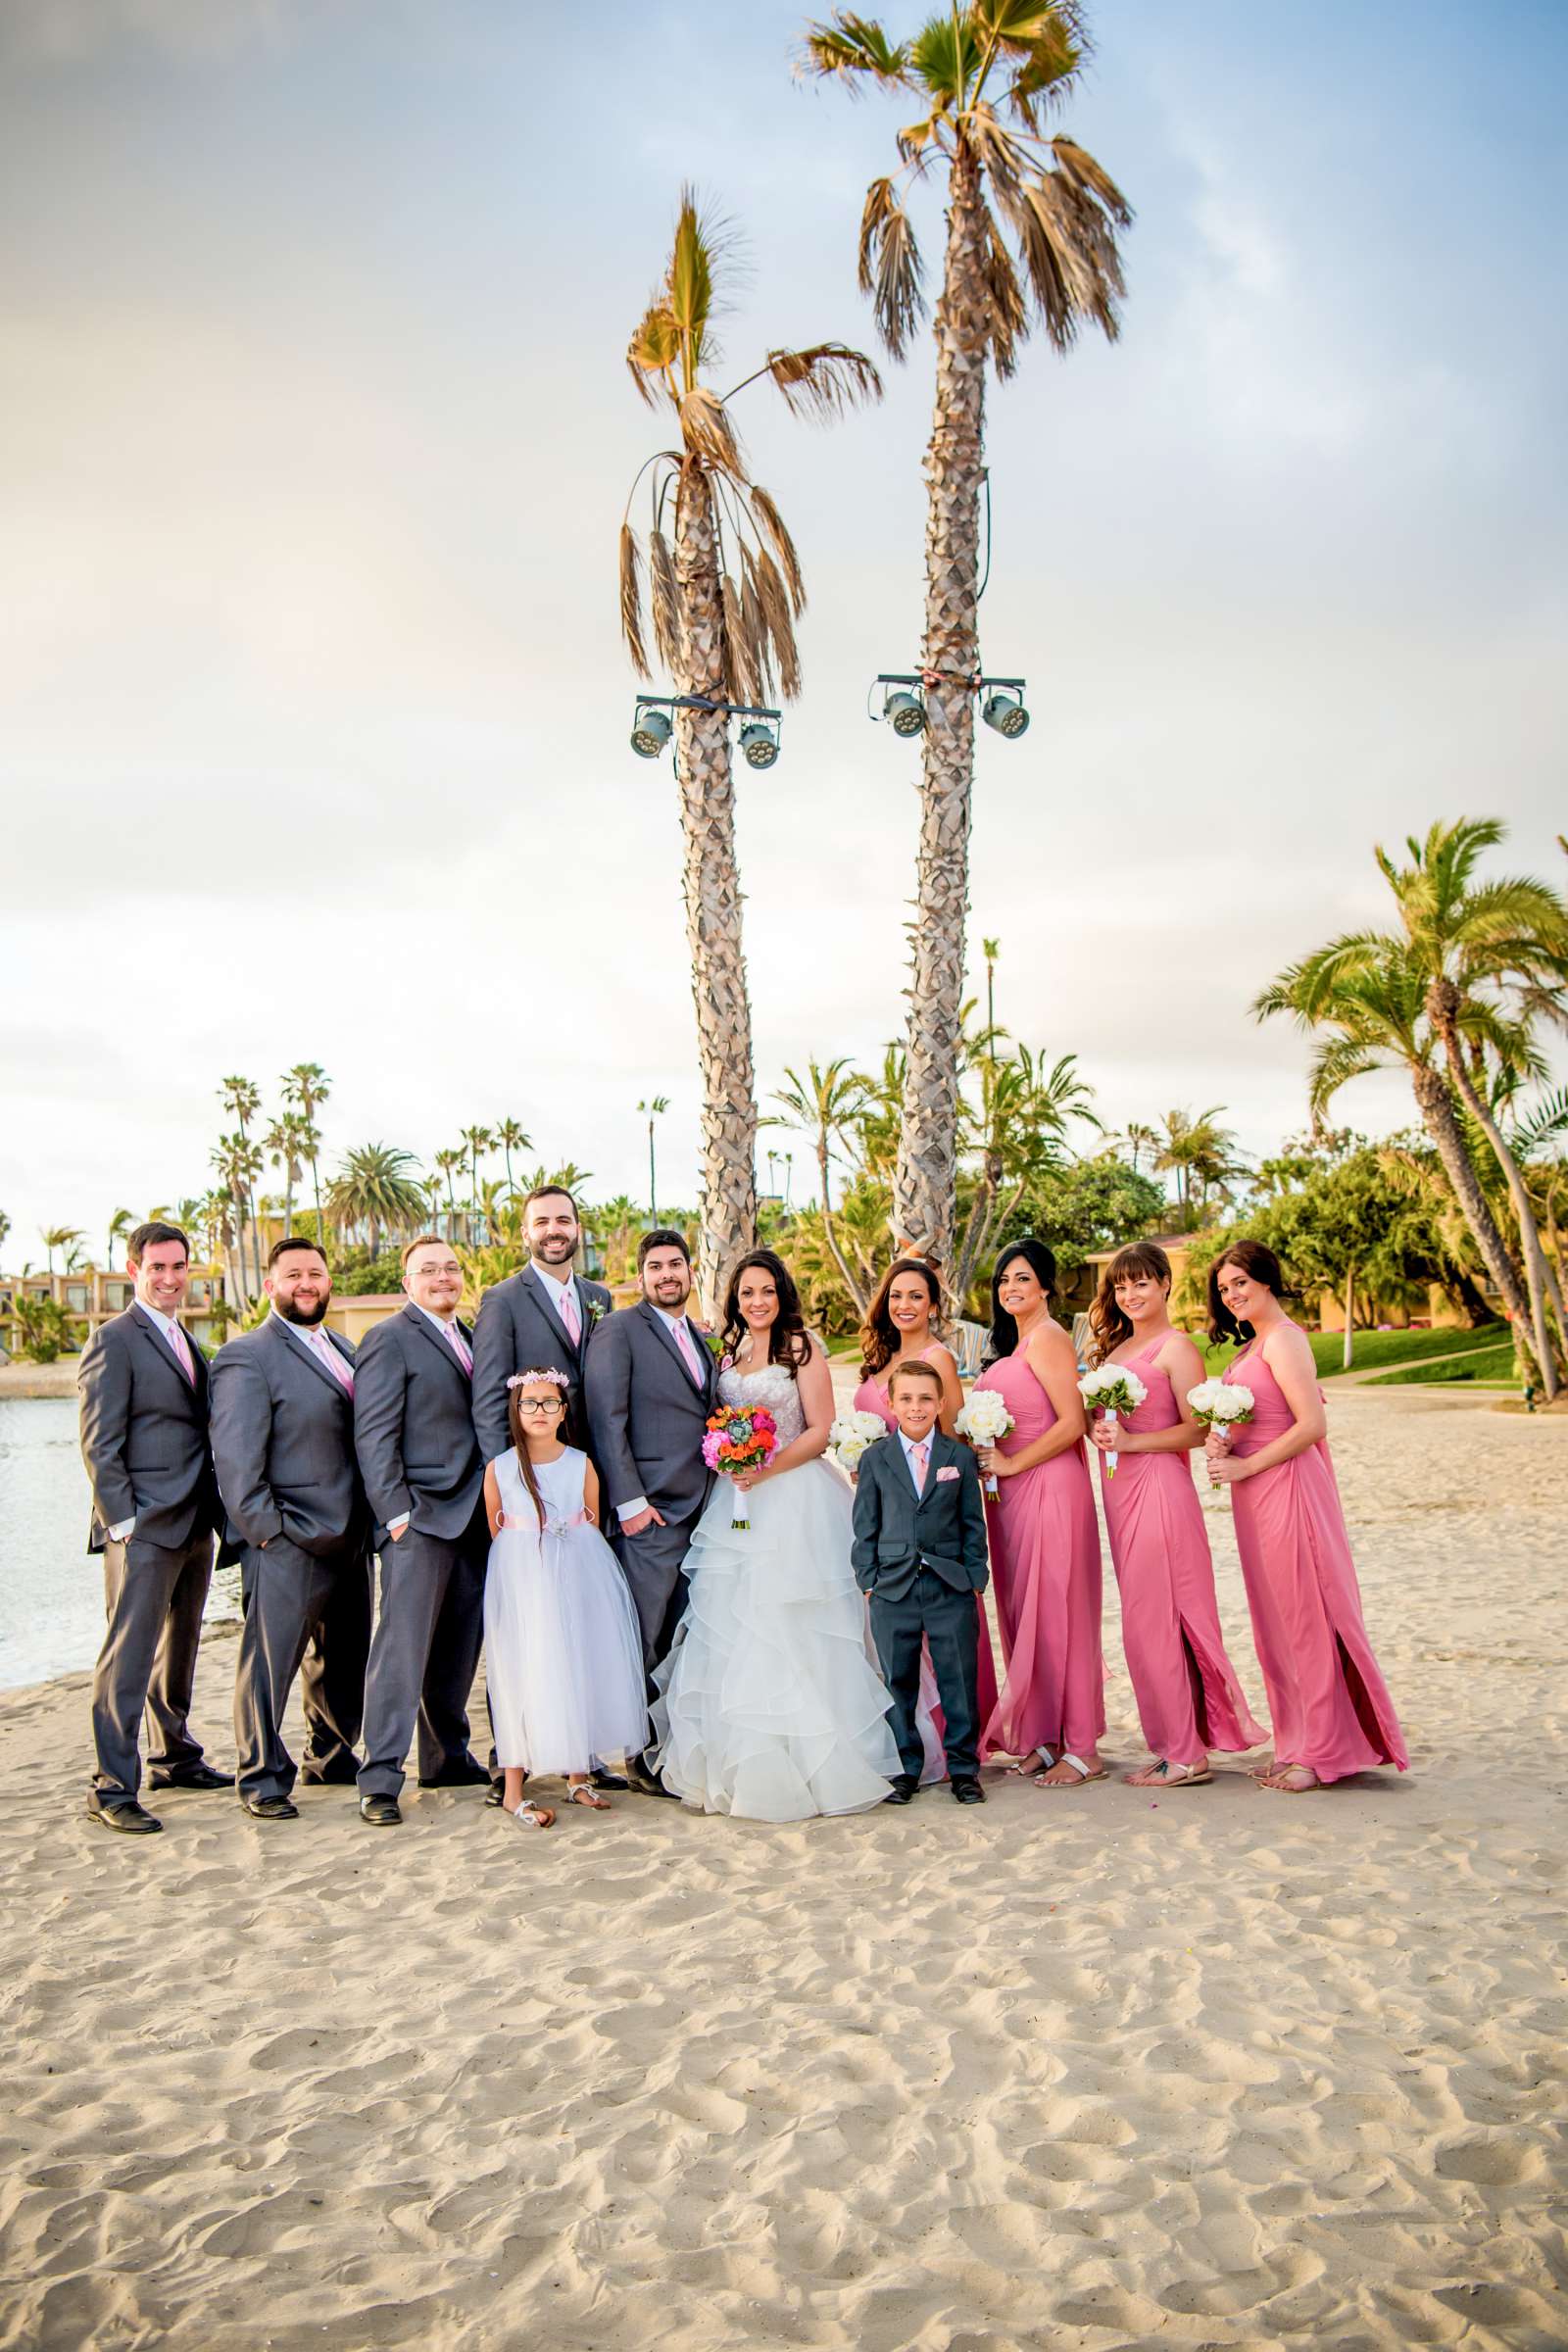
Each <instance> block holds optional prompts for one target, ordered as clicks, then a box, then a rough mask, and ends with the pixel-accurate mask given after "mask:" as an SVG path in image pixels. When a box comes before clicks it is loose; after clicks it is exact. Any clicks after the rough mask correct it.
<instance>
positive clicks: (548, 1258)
mask: <svg viewBox="0 0 1568 2352" xmlns="http://www.w3.org/2000/svg"><path fill="white" fill-rule="evenodd" d="M522 1223H523V1231H524V1232H525V1233H526V1235H527V1237H528V1263H527V1264H526V1265H525V1266H524V1267H523V1268H522V1270H521V1272H520V1273H517V1274H509V1275H508V1277H507V1279H506V1281H505V1282H498V1283H497V1284H496V1285H495V1287H494V1289H492V1290H488V1291H486V1293H485V1295H484V1297H483V1298H482V1299H480V1301H479V1313H478V1318H477V1320H476V1321H475V1323H474V1327H473V1425H474V1428H475V1429H476V1431H477V1432H478V1437H479V1450H480V1452H481V1454H482V1455H483V1457H484V1460H485V1461H486V1462H493V1461H494V1460H495V1458H496V1456H497V1454H500V1453H505V1452H506V1451H507V1449H508V1447H509V1446H511V1444H512V1434H511V1428H510V1424H509V1423H508V1420H507V1382H508V1381H509V1380H510V1379H511V1377H512V1375H513V1373H514V1372H527V1371H531V1370H538V1369H540V1368H542V1367H543V1366H544V1365H546V1364H554V1365H555V1366H556V1367H557V1369H558V1370H559V1371H562V1372H564V1373H565V1375H566V1379H567V1383H568V1386H567V1391H566V1402H567V1408H568V1410H569V1409H570V1408H571V1407H572V1406H574V1405H577V1404H579V1403H580V1400H581V1397H582V1379H583V1359H584V1357H585V1355H586V1353H587V1349H588V1335H589V1333H590V1332H591V1331H592V1330H593V1328H594V1325H595V1324H596V1323H598V1322H599V1321H600V1320H601V1319H602V1317H604V1316H605V1315H608V1314H609V1312H610V1293H609V1292H608V1291H607V1290H606V1289H605V1287H604V1285H603V1283H599V1282H585V1281H584V1279H583V1277H582V1276H581V1275H580V1274H576V1273H573V1271H572V1262H571V1261H572V1259H573V1258H574V1257H575V1256H576V1254H577V1245H578V1242H579V1240H580V1239H581V1235H580V1232H579V1228H578V1223H577V1203H576V1201H573V1199H572V1197H571V1195H570V1194H569V1193H568V1192H566V1191H565V1190H564V1187H563V1186H561V1185H559V1184H542V1185H540V1186H538V1187H537V1189H536V1190H535V1191H533V1192H531V1193H530V1194H529V1195H528V1198H527V1200H526V1201H524V1202H523V1204H522ZM575 1417H576V1419H577V1420H578V1422H579V1423H580V1421H581V1414H580V1412H579V1413H578V1414H577V1415H576V1416H575Z"/></svg>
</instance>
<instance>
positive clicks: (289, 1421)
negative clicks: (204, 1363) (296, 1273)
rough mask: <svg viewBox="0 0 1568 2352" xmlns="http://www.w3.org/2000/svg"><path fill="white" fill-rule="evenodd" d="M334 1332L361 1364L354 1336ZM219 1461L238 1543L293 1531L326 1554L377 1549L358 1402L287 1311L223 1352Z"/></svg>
mask: <svg viewBox="0 0 1568 2352" xmlns="http://www.w3.org/2000/svg"><path fill="white" fill-rule="evenodd" d="M327 1337H328V1339H329V1340H330V1341H331V1343H332V1346H333V1347H334V1348H336V1349H337V1351H338V1353H339V1354H340V1355H341V1356H342V1357H343V1359H344V1361H345V1363H347V1364H349V1365H352V1364H353V1362H354V1349H353V1348H351V1347H350V1346H349V1343H348V1341H347V1340H340V1339H339V1338H338V1337H337V1334H336V1333H335V1332H329V1333H328V1334H327ZM213 1460H214V1463H215V1464H216V1466H217V1470H218V1485H219V1491H220V1493H221V1495H222V1497H223V1508H224V1510H225V1511H226V1513H227V1514H228V1524H229V1532H230V1534H231V1536H232V1538H233V1540H234V1541H235V1542H236V1543H240V1544H249V1545H251V1546H252V1547H256V1546H259V1545H261V1544H265V1543H267V1542H268V1541H269V1540H270V1538H271V1537H273V1536H287V1538H288V1540H289V1542H290V1543H291V1544H298V1546H299V1548H300V1550H301V1551H308V1552H311V1553H314V1554H315V1555H316V1556H317V1557H319V1558H325V1557H326V1556H328V1555H329V1554H331V1553H333V1552H338V1551H344V1550H352V1549H355V1548H360V1549H368V1543H369V1533H370V1530H369V1517H368V1512H367V1510H366V1506H365V1490H364V1488H363V1487H362V1486H361V1484H360V1466H359V1462H358V1460H357V1459H356V1457H355V1452H354V1407H353V1404H352V1403H351V1402H350V1399H349V1395H348V1392H347V1390H346V1389H344V1388H343V1387H342V1386H341V1384H340V1383H339V1382H338V1381H336V1380H334V1379H333V1377H332V1375H331V1373H330V1372H329V1371H328V1370H327V1368H326V1366H325V1365H324V1364H318V1363H314V1362H313V1361H312V1359H311V1356H310V1354H309V1353H308V1351H307V1350H306V1348H304V1347H303V1346H302V1345H301V1343H300V1342H299V1341H298V1340H297V1339H296V1338H295V1336H294V1334H293V1333H292V1332H291V1331H290V1330H289V1329H288V1327H287V1325H286V1324H285V1323H284V1321H283V1319H282V1318H281V1316H279V1315H275V1314H274V1315H269V1316H268V1318H267V1321H266V1322H265V1323H263V1324H262V1325H261V1326H260V1328H259V1329H258V1330H256V1331H247V1332H245V1333H243V1334H242V1335H241V1336H240V1338H238V1339H237V1340H230V1341H229V1342H228V1343H227V1345H226V1346H225V1347H222V1348H220V1349H219V1350H218V1353H217V1355H216V1356H215V1357H214V1358H213Z"/></svg>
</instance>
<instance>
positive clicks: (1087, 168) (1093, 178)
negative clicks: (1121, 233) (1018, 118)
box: [1051, 138, 1133, 228]
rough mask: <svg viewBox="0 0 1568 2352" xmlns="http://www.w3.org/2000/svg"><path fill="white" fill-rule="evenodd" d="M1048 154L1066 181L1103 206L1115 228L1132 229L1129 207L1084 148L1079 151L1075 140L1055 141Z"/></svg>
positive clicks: (1118, 189) (1131, 214)
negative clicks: (1084, 191)
mask: <svg viewBox="0 0 1568 2352" xmlns="http://www.w3.org/2000/svg"><path fill="white" fill-rule="evenodd" d="M1051 152H1052V154H1053V155H1054V157H1055V159H1056V162H1057V164H1058V166H1059V167H1060V169H1061V170H1062V171H1063V172H1066V174H1067V177H1068V178H1069V179H1070V180H1072V181H1073V182H1074V184H1075V185H1076V186H1078V187H1080V188H1083V189H1085V190H1086V191H1087V193H1088V194H1089V195H1091V196H1093V197H1094V198H1095V199H1096V201H1097V202H1098V203H1100V204H1103V206H1104V208H1105V210H1106V212H1107V213H1108V214H1109V215H1110V217H1111V219H1112V220H1113V221H1115V223H1116V226H1117V227H1118V228H1130V227H1131V226H1132V221H1133V208H1132V206H1131V205H1130V204H1129V203H1128V201H1127V199H1126V197H1125V196H1124V195H1123V194H1122V192H1121V190H1120V188H1118V187H1117V185H1116V183H1115V181H1114V180H1113V179H1112V178H1111V176H1110V173H1109V172H1106V171H1103V169H1102V168H1101V166H1100V165H1099V164H1097V163H1096V161H1095V159H1094V157H1093V156H1092V155H1091V154H1090V152H1089V150H1088V148H1087V147H1080V146H1079V144H1078V142H1077V140H1076V139H1068V138H1056V139H1053V140H1052V142H1051Z"/></svg>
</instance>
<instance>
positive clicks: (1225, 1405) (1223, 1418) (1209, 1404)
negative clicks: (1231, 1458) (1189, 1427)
mask: <svg viewBox="0 0 1568 2352" xmlns="http://www.w3.org/2000/svg"><path fill="white" fill-rule="evenodd" d="M1187 1402H1188V1406H1189V1408H1190V1410H1191V1412H1192V1415H1193V1418H1194V1420H1195V1421H1201V1423H1202V1425H1203V1427H1204V1428H1205V1429H1239V1428H1240V1427H1241V1425H1242V1423H1243V1422H1244V1421H1250V1419H1251V1418H1252V1407H1253V1405H1254V1404H1255V1403H1256V1402H1257V1399H1256V1397H1254V1396H1253V1395H1252V1392H1251V1390H1250V1389H1247V1388H1244V1387H1243V1386H1242V1384H1241V1382H1240V1381H1239V1380H1231V1381H1225V1380H1201V1381H1200V1382H1199V1384H1198V1386H1197V1388H1196V1389H1189V1390H1188V1392H1187ZM1208 1483H1209V1485H1210V1486H1211V1487H1218V1486H1219V1484H1220V1481H1219V1480H1218V1479H1217V1478H1211V1479H1210V1480H1209V1482H1208Z"/></svg>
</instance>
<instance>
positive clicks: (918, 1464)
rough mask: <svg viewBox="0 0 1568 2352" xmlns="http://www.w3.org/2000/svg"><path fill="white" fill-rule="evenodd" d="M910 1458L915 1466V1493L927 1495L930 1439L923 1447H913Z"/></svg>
mask: <svg viewBox="0 0 1568 2352" xmlns="http://www.w3.org/2000/svg"><path fill="white" fill-rule="evenodd" d="M909 1458H910V1460H911V1461H912V1463H913V1465H914V1491H915V1493H916V1494H917V1495H923V1494H924V1493H925V1466H926V1463H927V1462H928V1461H929V1460H930V1458H931V1445H930V1441H929V1439H928V1440H927V1441H926V1443H925V1444H924V1445H923V1446H910V1448H909Z"/></svg>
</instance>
